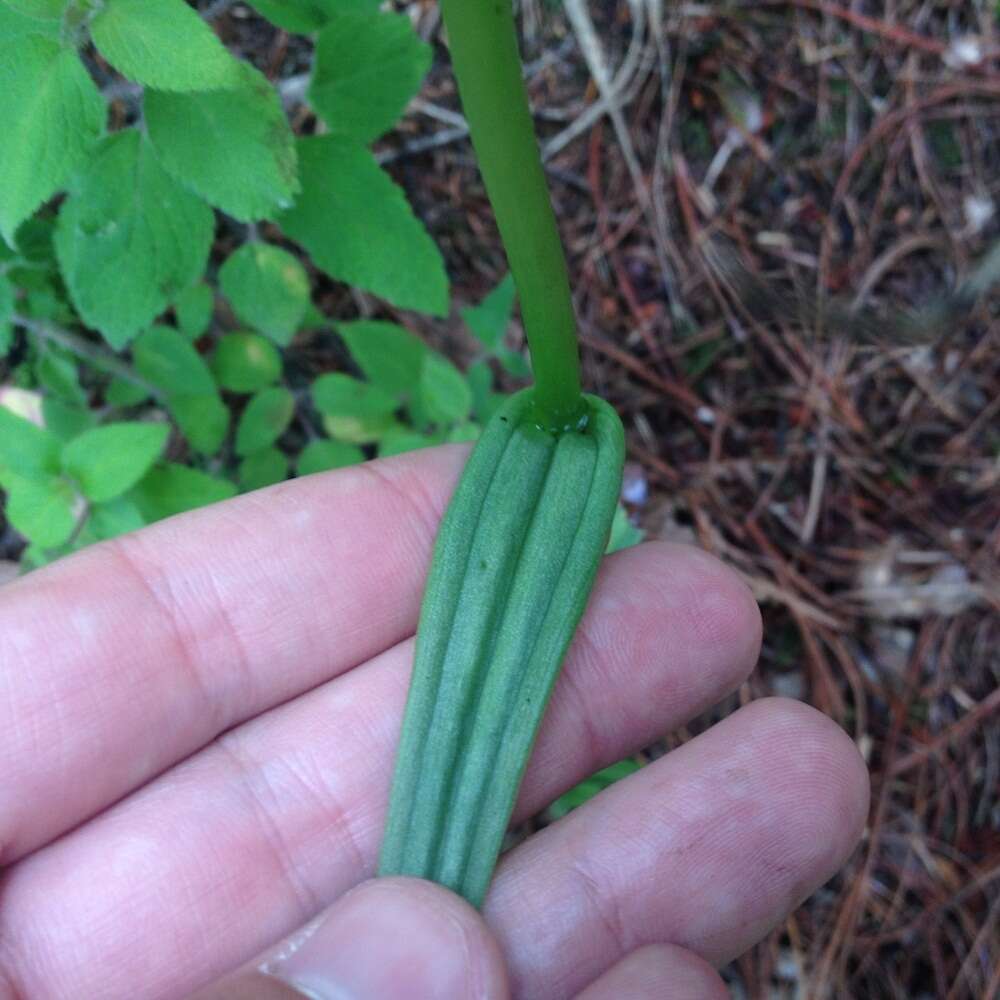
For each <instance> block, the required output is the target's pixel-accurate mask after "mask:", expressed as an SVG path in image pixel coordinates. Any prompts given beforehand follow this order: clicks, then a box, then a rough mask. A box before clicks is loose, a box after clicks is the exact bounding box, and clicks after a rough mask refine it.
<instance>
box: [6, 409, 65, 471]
mask: <svg viewBox="0 0 1000 1000" xmlns="http://www.w3.org/2000/svg"><path fill="white" fill-rule="evenodd" d="M61 448H62V443H61V442H60V440H59V438H57V437H56V436H55V434H53V433H51V432H50V431H47V430H45V429H44V428H41V427H39V426H37V425H36V424H33V423H32V422H31V421H30V420H25V419H24V417H21V416H18V415H17V414H16V413H12V412H11V411H10V410H9V409H7V407H6V406H3V405H0V481H6V476H7V475H8V474H15V475H19V476H41V475H44V474H45V473H53V472H58V471H59V452H60V450H61Z"/></svg>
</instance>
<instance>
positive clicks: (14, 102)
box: [0, 24, 107, 243]
mask: <svg viewBox="0 0 1000 1000" xmlns="http://www.w3.org/2000/svg"><path fill="white" fill-rule="evenodd" d="M0 27H2V24H0ZM3 41H4V43H5V44H2V45H0V135H2V136H3V141H2V142H0V191H2V192H3V197H2V198H0V235H2V236H3V238H4V239H6V240H7V241H8V242H9V243H13V241H14V233H15V231H16V230H17V227H18V226H19V225H20V224H21V223H22V222H23V221H24V220H25V219H26V218H28V216H29V215H31V213H32V212H34V211H35V209H36V208H38V206H39V205H41V204H42V202H44V201H47V200H48V199H49V198H51V197H52V195H54V194H55V193H56V192H57V191H58V190H59V189H60V188H62V187H63V185H64V184H65V183H66V182H67V181H68V180H69V177H70V175H71V174H72V173H73V172H74V171H76V170H78V169H80V167H82V166H83V165H84V163H86V161H87V158H88V157H89V156H90V154H91V152H92V151H93V148H94V144H95V143H96V142H97V140H98V138H99V137H100V134H101V132H102V131H103V129H104V119H105V117H106V115H107V108H106V106H105V103H104V100H103V98H102V97H101V95H100V92H99V91H98V89H97V87H96V86H95V84H94V81H93V80H91V78H90V74H89V73H87V71H86V70H85V69H84V67H83V63H81V62H80V59H79V57H78V56H77V54H76V52H75V51H74V50H72V49H64V48H62V47H61V46H60V45H59V44H58V43H56V42H54V41H51V40H49V39H46V38H42V37H40V36H34V35H30V36H26V37H22V38H19V39H17V41H16V43H11V42H8V40H7V39H6V38H4V40H3Z"/></svg>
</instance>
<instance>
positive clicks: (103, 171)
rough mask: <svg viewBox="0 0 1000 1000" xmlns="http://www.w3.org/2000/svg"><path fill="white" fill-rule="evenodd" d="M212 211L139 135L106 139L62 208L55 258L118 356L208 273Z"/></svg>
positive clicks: (77, 301) (82, 308)
mask: <svg viewBox="0 0 1000 1000" xmlns="http://www.w3.org/2000/svg"><path fill="white" fill-rule="evenodd" d="M213 229H214V219H213V216H212V212H211V209H209V208H208V206H207V205H205V203H204V202H202V201H199V200H198V199H197V198H195V197H194V195H191V194H188V193H187V191H185V190H184V189H183V188H181V187H179V186H178V185H177V183H176V182H175V181H174V180H173V179H172V178H171V177H170V175H169V174H167V173H165V172H164V170H163V168H162V167H161V166H160V165H159V163H157V161H156V156H155V154H154V153H153V151H152V149H151V148H150V146H149V143H148V142H147V141H146V140H145V139H141V138H140V136H139V133H138V131H137V130H136V129H125V130H124V131H122V132H117V133H115V134H114V135H112V136H109V137H108V138H107V139H105V140H104V141H103V142H102V143H101V145H100V147H99V148H98V151H97V154H96V155H95V157H94V159H93V160H92V162H91V163H90V165H89V166H88V168H87V170H86V171H85V172H84V173H83V174H82V175H80V176H79V177H78V178H77V182H76V183H75V186H74V190H73V192H72V194H70V196H69V198H67V200H66V201H65V202H64V203H63V206H62V209H61V210H60V212H59V221H58V226H57V229H56V239H55V242H56V253H57V255H58V257H59V264H60V267H61V269H62V273H63V276H64V277H65V279H66V284H67V286H68V287H69V291H70V295H71V296H72V299H73V303H74V305H75V306H76V308H77V310H78V311H79V313H80V315H81V316H82V317H83V318H84V320H86V322H87V323H88V324H89V325H91V326H94V327H96V328H97V329H99V330H100V331H101V333H103V334H104V336H105V337H106V338H107V340H108V342H109V343H110V344H111V346H112V347H114V348H115V349H116V350H120V349H121V348H122V347H124V346H125V344H126V343H127V342H128V341H129V340H130V339H131V338H132V336H134V334H135V333H137V332H138V331H139V330H140V329H142V328H143V327H145V326H148V325H149V324H150V323H151V322H152V321H153V319H154V318H155V317H156V316H157V315H159V313H161V312H162V311H163V310H164V309H165V308H166V306H167V305H168V304H169V303H170V302H172V301H173V300H174V299H175V298H176V297H177V295H178V294H179V293H180V292H181V290H182V289H184V288H187V287H188V285H190V284H192V283H193V282H194V281H195V280H196V279H197V278H198V277H199V275H201V274H202V272H203V271H204V269H205V263H206V261H207V259H208V251H209V247H210V246H211V243H212V233H213Z"/></svg>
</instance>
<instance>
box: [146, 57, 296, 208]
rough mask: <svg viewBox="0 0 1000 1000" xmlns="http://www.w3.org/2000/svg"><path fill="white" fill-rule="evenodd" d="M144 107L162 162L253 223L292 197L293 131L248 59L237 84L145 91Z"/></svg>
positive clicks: (214, 202)
mask: <svg viewBox="0 0 1000 1000" xmlns="http://www.w3.org/2000/svg"><path fill="white" fill-rule="evenodd" d="M145 112H146V125H147V127H148V129H149V137H150V139H151V140H152V143H153V146H154V148H155V149H156V152H157V155H158V156H159V158H160V162H161V163H162V164H163V166H164V168H165V169H166V170H168V171H169V172H170V173H171V174H172V175H173V176H174V177H175V178H176V179H177V180H178V181H180V183H181V184H183V185H184V186H185V187H187V188H190V189H191V190H192V191H194V192H195V194H198V195H201V197H202V198H204V199H205V200H206V201H207V202H209V203H210V204H212V205H215V206H216V208H221V209H222V210H223V211H224V212H226V213H227V214H229V215H231V216H233V218H235V219H240V220H241V221H243V222H249V221H251V220H253V219H262V218H264V217H265V216H267V215H271V214H273V213H275V212H278V211H280V210H281V209H284V208H288V207H289V206H290V205H291V204H292V200H293V198H294V197H295V195H296V194H297V193H298V191H299V180H298V170H297V161H296V156H295V138H294V136H293V135H292V130H291V128H290V127H289V125H288V120H287V119H286V118H285V112H284V111H283V110H282V107H281V101H280V100H279V99H278V94H277V92H276V91H275V89H274V87H272V86H271V85H270V84H269V83H268V82H267V80H266V79H265V78H264V77H263V76H262V75H261V74H260V73H258V72H257V70H255V69H254V68H253V67H252V66H250V65H249V64H243V65H242V66H241V68H240V83H239V86H238V88H236V89H232V90H217V91H213V92H211V93H196V94H171V93H163V92H158V91H155V90H150V91H147V92H146V96H145Z"/></svg>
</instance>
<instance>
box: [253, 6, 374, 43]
mask: <svg viewBox="0 0 1000 1000" xmlns="http://www.w3.org/2000/svg"><path fill="white" fill-rule="evenodd" d="M249 3H250V6H251V7H255V8H256V9H257V10H258V11H259V12H260V13H261V14H263V15H264V17H266V18H267V19H268V20H269V21H270V22H271V23H272V24H274V25H277V26H278V27H279V28H284V29H285V31H294V32H296V33H298V34H300V35H307V34H309V33H310V32H312V31H318V30H319V29H320V28H322V27H323V25H324V24H326V22H327V21H329V20H330V19H331V18H332V17H333V16H334V15H335V14H339V13H341V12H342V11H344V10H345V9H347V10H351V9H357V10H375V9H376V8H377V6H378V3H379V0H249Z"/></svg>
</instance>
